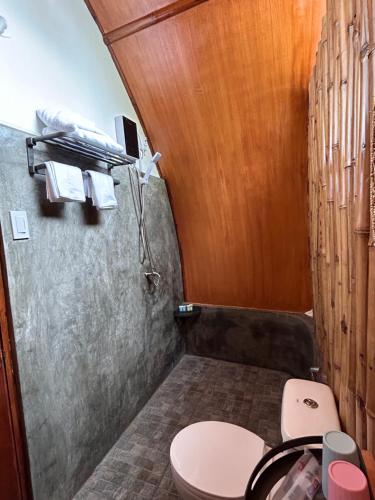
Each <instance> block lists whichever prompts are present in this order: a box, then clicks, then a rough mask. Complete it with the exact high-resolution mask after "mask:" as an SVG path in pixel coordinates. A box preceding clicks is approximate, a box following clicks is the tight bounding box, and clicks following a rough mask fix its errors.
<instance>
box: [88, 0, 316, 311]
mask: <svg viewBox="0 0 375 500" xmlns="http://www.w3.org/2000/svg"><path fill="white" fill-rule="evenodd" d="M119 4H120V2H114V1H112V2H106V5H107V7H106V9H107V11H111V10H112V6H113V8H114V10H113V12H111V14H110V15H111V16H114V17H116V14H115V13H116V12H117V15H118V9H119ZM125 4H126V5H127V7H126V8H129V9H130V5H129V4H137V5H138V2H122V3H121V6H122V7H121V8H124V9H125ZM151 4H153V2H150V3H149V4H148V5H150V6H151ZM92 5H93V7H94V9H95V11H96V15H97V17H98V19H99V23H100V24H101V25H102V26H104V29H109V28H108V27H109V23H108V15H109V14H108V13H107V14H106V16H103V12H102V11H101V10H98V9H97V6H98V2H95V1H93V2H92ZM152 6H153V5H152ZM323 7H324V6H323V0H299V1H295V0H273V1H272V2H268V1H265V0H252V1H243V0H209V1H208V2H205V3H203V4H201V5H198V6H197V7H194V8H192V9H190V10H188V11H185V12H184V13H182V14H179V15H177V16H175V17H173V18H170V19H168V20H166V21H163V22H161V23H159V24H157V25H154V26H152V27H149V28H147V29H144V30H143V31H140V32H138V33H136V34H133V35H131V36H128V37H127V38H124V39H122V40H119V41H117V42H115V43H113V44H112V45H111V47H110V49H111V52H112V54H113V56H114V58H115V60H116V61H117V64H118V67H119V68H120V72H121V73H122V76H123V78H124V81H126V84H127V88H128V90H129V91H130V93H131V94H132V97H133V100H134V102H135V103H136V105H137V107H138V109H139V112H140V114H141V116H142V119H143V122H144V124H145V126H146V130H147V133H148V135H149V137H150V139H151V143H152V144H153V147H154V149H156V150H160V151H161V152H162V153H163V159H162V160H161V162H160V164H159V167H160V169H161V172H162V175H163V176H164V178H165V179H166V181H167V185H168V188H169V192H170V196H171V202H172V208H173V212H174V217H175V221H176V226H177V232H178V237H179V241H180V246H181V254H182V262H183V274H184V285H185V298H186V300H189V301H194V302H201V303H208V304H222V305H237V306H245V307H246V306H247V307H258V308H267V309H279V310H292V311H303V310H306V309H309V308H310V307H311V290H310V273H309V259H308V231H307V108H308V100H307V82H308V79H309V76H310V70H311V66H312V59H313V56H314V55H315V48H316V41H317V40H318V37H319V31H320V24H321V18H322V14H323V10H324V8H323ZM122 21H123V19H122ZM112 24H113V23H112ZM112 27H113V26H112Z"/></svg>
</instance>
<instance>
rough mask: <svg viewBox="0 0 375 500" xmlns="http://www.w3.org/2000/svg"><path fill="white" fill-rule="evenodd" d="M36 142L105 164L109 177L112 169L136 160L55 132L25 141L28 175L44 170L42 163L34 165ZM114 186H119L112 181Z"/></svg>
mask: <svg viewBox="0 0 375 500" xmlns="http://www.w3.org/2000/svg"><path fill="white" fill-rule="evenodd" d="M38 142H44V143H45V144H50V145H52V146H55V147H57V148H59V149H63V150H65V151H69V152H71V153H76V154H78V155H79V156H82V157H84V158H88V159H90V160H96V161H100V162H103V163H106V164H107V169H108V173H109V175H111V170H112V168H113V167H117V166H120V165H132V164H133V163H135V161H136V159H135V158H132V157H131V156H127V155H124V154H116V153H111V152H110V151H108V150H106V149H104V148H101V147H99V146H93V145H92V144H88V143H87V142H83V141H80V140H78V139H75V138H74V137H71V136H70V135H69V133H68V132H55V133H53V134H48V135H41V136H37V137H27V139H26V152H27V165H28V167H29V174H30V175H34V174H42V175H43V172H42V171H43V170H45V169H46V166H45V164H44V163H41V164H39V165H35V164H34V147H35V146H36V145H37V143H38ZM114 183H115V185H118V184H120V182H119V181H117V180H114Z"/></svg>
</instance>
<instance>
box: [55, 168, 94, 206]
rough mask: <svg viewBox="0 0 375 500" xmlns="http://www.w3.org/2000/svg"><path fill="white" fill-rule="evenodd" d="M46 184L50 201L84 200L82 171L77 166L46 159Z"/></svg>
mask: <svg viewBox="0 0 375 500" xmlns="http://www.w3.org/2000/svg"><path fill="white" fill-rule="evenodd" d="M46 186H47V198H48V199H49V201H51V202H65V201H81V202H84V201H86V196H85V190H84V187H83V179H82V171H81V170H80V169H79V168H77V167H72V166H71V165H65V164H64V163H57V162H55V161H47V162H46Z"/></svg>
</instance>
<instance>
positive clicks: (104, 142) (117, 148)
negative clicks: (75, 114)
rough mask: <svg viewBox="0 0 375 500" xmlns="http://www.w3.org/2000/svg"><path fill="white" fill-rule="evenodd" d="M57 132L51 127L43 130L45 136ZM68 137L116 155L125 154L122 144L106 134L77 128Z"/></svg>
mask: <svg viewBox="0 0 375 500" xmlns="http://www.w3.org/2000/svg"><path fill="white" fill-rule="evenodd" d="M55 132H58V130H55V129H53V128H51V127H45V128H44V129H43V135H48V134H53V133H55ZM68 135H69V137H72V138H74V139H77V140H79V141H82V142H85V143H86V144H91V146H96V147H99V148H104V149H106V150H107V151H110V152H111V153H114V154H121V153H123V152H124V148H123V147H122V146H121V144H118V143H117V142H116V141H114V140H113V139H112V137H110V136H109V135H107V134H105V133H104V132H103V133H102V134H98V133H96V132H91V131H89V130H83V129H80V128H76V129H75V130H73V131H72V132H68Z"/></svg>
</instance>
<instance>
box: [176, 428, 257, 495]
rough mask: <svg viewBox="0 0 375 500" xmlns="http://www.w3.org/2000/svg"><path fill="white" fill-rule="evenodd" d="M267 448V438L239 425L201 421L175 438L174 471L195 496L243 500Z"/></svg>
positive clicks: (188, 490)
mask: <svg viewBox="0 0 375 500" xmlns="http://www.w3.org/2000/svg"><path fill="white" fill-rule="evenodd" d="M264 448H265V443H264V441H263V439H261V438H260V437H259V436H257V435H256V434H254V433H252V432H250V431H248V430H246V429H243V428H242V427H239V426H237V425H233V424H229V423H226V422H215V421H209V422H198V423H196V424H192V425H189V426H188V427H185V428H184V429H183V430H182V431H180V432H179V433H178V434H177V435H176V437H175V438H174V440H173V442H172V445H171V450H170V458H171V465H172V472H173V475H174V477H175V480H176V481H177V482H179V483H180V485H181V487H183V488H184V489H185V490H186V491H187V492H189V494H190V496H191V498H197V499H200V500H203V499H204V500H206V499H207V500H214V499H215V500H219V499H223V500H224V499H233V500H240V499H243V498H244V495H245V490H246V486H247V483H248V480H249V478H250V475H251V473H252V471H253V470H254V467H255V466H256V464H257V463H258V462H259V460H260V459H261V458H262V456H263V454H264Z"/></svg>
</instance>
